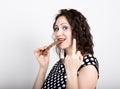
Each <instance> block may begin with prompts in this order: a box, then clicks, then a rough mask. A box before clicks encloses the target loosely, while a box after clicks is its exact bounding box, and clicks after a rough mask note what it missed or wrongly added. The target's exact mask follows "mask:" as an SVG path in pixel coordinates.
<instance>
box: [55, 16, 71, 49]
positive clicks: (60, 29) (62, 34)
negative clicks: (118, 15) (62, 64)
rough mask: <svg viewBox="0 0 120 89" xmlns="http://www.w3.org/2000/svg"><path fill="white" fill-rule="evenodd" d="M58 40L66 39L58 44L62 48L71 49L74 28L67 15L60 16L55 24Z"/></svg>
mask: <svg viewBox="0 0 120 89" xmlns="http://www.w3.org/2000/svg"><path fill="white" fill-rule="evenodd" d="M54 36H55V38H56V40H64V41H63V42H62V43H60V44H59V45H58V46H59V47H60V48H61V49H64V50H65V49H69V48H70V47H71V45H72V30H71V26H70V24H69V23H68V21H67V19H66V17H65V16H60V17H59V18H58V19H57V21H56V23H55V26H54Z"/></svg>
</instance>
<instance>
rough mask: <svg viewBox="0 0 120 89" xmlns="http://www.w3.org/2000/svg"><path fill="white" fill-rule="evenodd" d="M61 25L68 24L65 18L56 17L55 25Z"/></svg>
mask: <svg viewBox="0 0 120 89" xmlns="http://www.w3.org/2000/svg"><path fill="white" fill-rule="evenodd" d="M61 23H65V24H69V22H68V20H67V18H66V17H65V16H60V17H58V19H57V20H56V23H55V24H56V25H60V24H61Z"/></svg>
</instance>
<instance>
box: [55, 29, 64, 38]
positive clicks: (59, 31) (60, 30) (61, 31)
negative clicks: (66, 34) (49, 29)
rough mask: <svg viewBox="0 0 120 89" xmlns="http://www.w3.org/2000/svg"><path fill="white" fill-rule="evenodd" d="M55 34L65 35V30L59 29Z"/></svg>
mask: <svg viewBox="0 0 120 89" xmlns="http://www.w3.org/2000/svg"><path fill="white" fill-rule="evenodd" d="M55 35H56V37H59V36H61V35H63V30H62V29H59V30H58V31H57V32H55Z"/></svg>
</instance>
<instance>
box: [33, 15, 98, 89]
mask: <svg viewBox="0 0 120 89" xmlns="http://www.w3.org/2000/svg"><path fill="white" fill-rule="evenodd" d="M54 28H55V29H54V35H55V38H56V39H57V40H64V41H63V42H62V43H61V44H59V45H58V46H59V47H60V48H61V49H63V50H65V52H66V57H65V60H64V62H63V63H64V65H65V69H66V73H67V86H66V88H67V89H95V86H96V84H97V76H98V72H97V70H96V69H95V67H94V66H93V65H88V66H86V67H83V68H82V69H81V70H80V71H79V76H77V70H78V68H79V67H80V65H81V64H82V61H83V55H82V54H81V53H80V51H77V49H76V40H75V39H72V30H71V26H70V24H69V23H68V21H67V19H66V18H65V17H64V16H60V17H59V18H58V19H57V21H56V24H55V27H54ZM46 47H47V46H45V47H41V48H38V49H37V50H35V52H34V53H35V56H36V58H37V59H38V62H39V64H40V69H39V73H38V76H37V78H36V81H35V83H34V86H33V89H40V88H41V87H42V84H43V82H44V78H45V74H46V71H47V68H48V64H49V54H50V52H49V50H48V54H47V55H40V50H41V49H42V50H43V49H45V48H46Z"/></svg>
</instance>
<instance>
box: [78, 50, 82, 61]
mask: <svg viewBox="0 0 120 89" xmlns="http://www.w3.org/2000/svg"><path fill="white" fill-rule="evenodd" d="M76 56H78V57H79V59H80V61H82V60H83V56H82V54H81V52H80V51H77V53H76Z"/></svg>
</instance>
